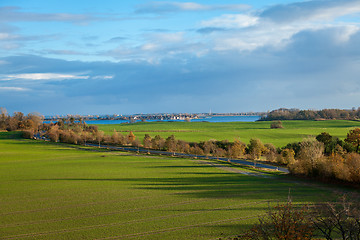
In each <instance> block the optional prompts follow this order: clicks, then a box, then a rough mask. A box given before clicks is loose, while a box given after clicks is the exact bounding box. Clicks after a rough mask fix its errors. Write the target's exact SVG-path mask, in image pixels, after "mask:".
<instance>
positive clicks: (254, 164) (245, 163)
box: [85, 143, 289, 173]
mask: <svg viewBox="0 0 360 240" xmlns="http://www.w3.org/2000/svg"><path fill="white" fill-rule="evenodd" d="M85 146H89V147H99V145H98V144H92V143H86V144H85ZM100 147H101V148H107V149H112V150H120V151H129V152H139V153H148V154H155V155H166V156H177V157H184V158H197V159H210V160H220V161H225V162H231V163H236V164H239V165H243V166H249V167H256V168H262V169H265V170H277V171H280V172H283V173H289V170H288V169H287V168H283V167H277V166H272V165H269V164H264V163H259V162H256V161H247V160H240V159H232V158H225V157H212V156H204V155H195V154H187V153H176V152H165V151H158V150H151V149H144V148H136V147H116V146H111V145H100Z"/></svg>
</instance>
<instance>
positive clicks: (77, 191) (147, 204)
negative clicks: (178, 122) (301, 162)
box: [0, 125, 338, 240]
mask: <svg viewBox="0 0 360 240" xmlns="http://www.w3.org/2000/svg"><path fill="white" fill-rule="evenodd" d="M136 126H139V127H140V126H141V125H136ZM150 126H152V125H150ZM189 126H190V125H189ZM289 188H291V195H292V198H293V202H294V203H311V202H314V201H323V200H333V199H334V198H335V196H336V194H335V193H334V192H335V190H338V189H337V188H336V187H331V188H330V187H329V186H325V185H318V184H317V185H315V184H309V183H306V182H302V181H300V180H296V179H291V178H288V177H284V176H277V175H272V176H270V178H265V177H259V176H249V175H244V174H238V173H230V172H226V171H224V169H219V168H215V167H212V166H209V165H205V164H203V163H200V162H198V161H196V160H191V159H179V158H168V157H159V156H136V155H133V154H131V153H121V152H101V151H100V152H99V151H96V149H86V148H81V147H77V146H71V145H64V144H54V143H50V142H41V141H34V140H24V139H19V138H18V134H15V135H14V133H0V239H165V240H166V239H172V240H173V239H217V238H218V237H220V236H231V235H236V234H239V233H241V232H242V231H243V230H244V229H246V228H248V227H249V226H250V225H251V224H252V223H254V222H256V216H257V215H259V214H263V213H264V212H265V211H266V209H267V206H268V203H267V202H268V201H275V202H276V201H280V202H281V201H286V199H287V196H288V192H289ZM270 204H275V203H274V202H271V203H270Z"/></svg>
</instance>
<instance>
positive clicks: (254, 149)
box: [248, 138, 267, 159]
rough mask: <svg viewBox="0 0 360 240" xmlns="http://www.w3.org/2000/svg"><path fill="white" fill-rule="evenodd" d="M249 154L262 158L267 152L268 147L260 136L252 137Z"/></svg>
mask: <svg viewBox="0 0 360 240" xmlns="http://www.w3.org/2000/svg"><path fill="white" fill-rule="evenodd" d="M248 149H249V154H250V157H251V158H252V159H260V156H261V155H262V154H263V153H265V152H266V150H267V149H266V147H265V146H264V144H263V143H262V142H261V140H260V139H258V138H252V139H251V140H250V143H249V145H248Z"/></svg>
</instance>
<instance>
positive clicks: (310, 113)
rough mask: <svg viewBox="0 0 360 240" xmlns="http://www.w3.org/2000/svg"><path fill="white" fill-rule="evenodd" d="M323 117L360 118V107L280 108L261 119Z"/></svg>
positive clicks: (318, 118) (312, 118)
mask: <svg viewBox="0 0 360 240" xmlns="http://www.w3.org/2000/svg"><path fill="white" fill-rule="evenodd" d="M321 119H341V120H358V119H360V108H358V109H354V108H353V109H351V110H347V109H322V110H299V109H287V108H280V109H277V110H273V111H271V112H269V113H268V114H267V115H266V116H263V117H262V118H261V119H260V121H273V120H321Z"/></svg>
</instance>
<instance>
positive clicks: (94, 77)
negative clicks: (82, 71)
mask: <svg viewBox="0 0 360 240" xmlns="http://www.w3.org/2000/svg"><path fill="white" fill-rule="evenodd" d="M91 78H92V79H113V78H114V76H112V75H103V76H100V75H99V76H93V77H91Z"/></svg>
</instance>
